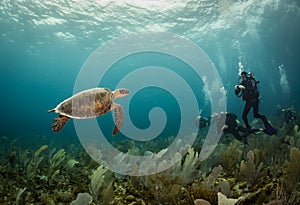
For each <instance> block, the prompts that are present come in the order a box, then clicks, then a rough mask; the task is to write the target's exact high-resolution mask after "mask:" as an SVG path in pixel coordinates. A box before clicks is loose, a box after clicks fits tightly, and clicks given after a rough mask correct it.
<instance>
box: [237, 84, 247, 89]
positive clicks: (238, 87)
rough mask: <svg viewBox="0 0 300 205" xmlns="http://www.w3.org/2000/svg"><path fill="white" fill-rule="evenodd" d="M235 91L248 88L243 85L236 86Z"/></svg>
mask: <svg viewBox="0 0 300 205" xmlns="http://www.w3.org/2000/svg"><path fill="white" fill-rule="evenodd" d="M235 89H236V90H237V89H241V90H245V89H246V88H245V86H243V85H236V86H235Z"/></svg>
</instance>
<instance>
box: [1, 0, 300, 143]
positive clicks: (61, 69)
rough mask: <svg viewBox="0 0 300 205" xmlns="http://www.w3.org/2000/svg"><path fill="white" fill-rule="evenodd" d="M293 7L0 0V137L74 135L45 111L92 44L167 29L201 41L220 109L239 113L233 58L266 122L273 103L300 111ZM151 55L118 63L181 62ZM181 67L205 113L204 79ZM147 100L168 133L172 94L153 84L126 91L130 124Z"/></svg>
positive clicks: (173, 117) (278, 2)
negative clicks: (249, 79)
mask: <svg viewBox="0 0 300 205" xmlns="http://www.w3.org/2000/svg"><path fill="white" fill-rule="evenodd" d="M299 6H300V5H299V1H297V0H288V1H287V0H275V1H274V0H272V1H271V0H267V1H263V2H258V1H254V0H248V1H241V0H222V1H215V0H212V1H177V0H162V1H147V0H143V1H131V0H126V1H90V2H86V1H76V0H74V1H59V0H55V1H21V0H16V1H7V0H4V1H1V3H0V10H1V15H0V19H1V23H0V24H1V27H0V33H1V35H0V45H1V50H0V52H1V53H0V59H1V75H0V83H1V88H2V92H1V96H2V97H1V115H2V116H1V119H2V120H1V135H2V136H7V137H20V136H22V137H26V138H27V137H30V136H33V135H34V136H36V135H40V136H49V138H51V137H61V138H66V136H68V137H70V138H76V132H75V130H74V126H73V123H68V124H67V125H66V127H65V128H64V129H63V131H62V132H60V133H53V132H52V130H51V123H52V120H53V119H54V117H56V116H55V115H54V114H53V113H51V114H49V113H47V110H49V109H52V108H53V107H55V106H56V105H57V104H58V103H59V102H61V101H62V100H64V99H66V98H68V97H70V96H72V94H73V87H74V83H75V81H76V78H77V75H78V73H79V72H80V69H81V67H82V65H83V64H84V62H86V61H87V59H88V57H89V56H90V55H91V54H92V53H93V52H94V51H95V50H96V49H97V48H98V47H101V46H102V45H105V44H106V43H107V42H109V41H111V40H113V39H115V38H118V37H120V36H126V35H127V34H129V33H135V32H170V33H174V34H176V35H178V36H181V37H183V38H186V39H188V40H190V41H191V42H193V43H195V44H196V45H198V46H199V47H200V48H202V49H203V51H204V52H205V53H206V54H207V55H208V57H209V58H210V59H211V61H212V62H213V64H214V65H215V67H216V69H217V70H218V72H219V74H220V77H221V79H222V81H223V84H224V88H225V91H226V97H227V110H228V111H233V112H235V113H237V115H238V116H239V118H241V112H242V108H243V102H242V100H241V99H238V98H236V96H235V95H234V85H235V84H236V83H237V82H238V72H239V68H238V62H241V63H242V64H243V66H244V69H245V70H247V71H251V72H253V73H254V74H255V77H256V78H257V79H258V80H259V81H260V91H261V96H262V99H261V104H260V110H261V112H262V113H265V114H266V115H267V116H269V118H270V119H272V116H274V115H275V113H276V111H277V106H278V105H279V106H281V107H289V106H292V105H293V106H294V107H295V108H296V110H299V97H298V94H299V91H300V90H299V86H298V83H299V80H298V77H299V69H298V67H299V63H300V62H299V58H298V56H297V55H298V53H299V49H300V41H299V38H300V37H299V36H300V27H299V20H300V12H299ZM108 55H109V54H108ZM155 55H156V54H149V53H148V54H147V53H145V54H141V55H135V56H132V57H131V58H130V59H127V60H126V59H125V60H124V59H123V60H124V61H123V62H122V61H120V64H121V65H120V66H125V67H123V68H124V69H125V70H123V71H124V72H125V71H127V70H126V69H132V68H133V67H130V66H135V67H136V68H138V67H142V66H153V65H155V66H161V67H167V68H168V69H171V70H173V71H174V72H180V68H182V67H184V66H185V65H183V62H181V61H180V60H178V59H177V60H176V59H175V60H174V59H171V58H172V57H166V56H164V55H157V56H155ZM281 65H283V66H281ZM99 66H101V65H99ZM117 66H118V65H117ZM279 66H281V67H279ZM186 70H188V68H186ZM128 71H130V70H128ZM184 73H185V72H183V73H182V74H180V75H182V76H183V77H185V78H186V81H187V82H188V83H189V84H190V85H191V87H192V89H193V91H194V92H195V93H196V94H195V96H196V98H197V100H198V104H199V109H202V112H203V113H204V114H206V115H209V114H211V113H210V103H209V99H207V96H205V94H204V93H203V82H202V81H201V79H199V78H194V76H193V73H188V71H187V74H186V76H184V75H185V74H184ZM120 76H121V77H122V76H124V73H122V71H117V72H115V73H113V74H112V75H111V77H109V78H107V79H104V81H103V83H102V84H101V85H100V86H103V87H110V88H111V89H114V88H115V86H116V83H118V81H119V80H120ZM146 77H147V76H145V78H146ZM157 78H162V80H164V76H160V75H159V74H158V75H157ZM153 106H154V107H155V106H161V107H162V108H164V109H165V112H166V113H167V114H168V115H169V118H168V119H169V120H170V121H169V123H170V124H168V126H167V127H166V130H165V132H166V134H169V135H171V134H173V130H175V131H176V129H177V127H178V125H179V123H180V112H179V111H178V105H177V104H176V99H174V97H172V96H171V95H170V94H168V93H164V92H163V91H161V90H156V89H155V88H153V89H152V90H151V88H149V90H144V91H141V92H140V93H137V95H136V96H134V97H133V98H132V105H131V107H130V112H131V117H132V121H133V123H134V124H135V125H136V126H137V127H139V128H141V129H143V128H147V127H148V126H150V122H149V118H148V113H149V110H150V109H151V107H153ZM197 114H198V113H195V116H196V115H197ZM249 116H250V115H249ZM250 118H251V117H250ZM103 119H104V120H102V121H101V119H99V121H101V123H106V124H105V125H104V127H105V128H104V129H107V130H111V129H112V126H113V122H112V117H111V116H103ZM107 121H109V122H107Z"/></svg>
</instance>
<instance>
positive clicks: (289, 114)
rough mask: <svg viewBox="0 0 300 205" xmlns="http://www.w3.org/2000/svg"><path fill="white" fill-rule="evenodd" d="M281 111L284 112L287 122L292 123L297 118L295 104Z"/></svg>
mask: <svg viewBox="0 0 300 205" xmlns="http://www.w3.org/2000/svg"><path fill="white" fill-rule="evenodd" d="M281 112H282V113H283V117H284V121H285V122H286V123H290V122H293V121H295V120H296V110H295V109H294V106H291V107H289V108H285V109H281Z"/></svg>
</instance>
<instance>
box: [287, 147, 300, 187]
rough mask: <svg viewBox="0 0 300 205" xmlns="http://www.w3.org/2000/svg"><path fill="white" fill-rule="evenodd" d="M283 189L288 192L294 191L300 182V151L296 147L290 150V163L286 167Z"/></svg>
mask: <svg viewBox="0 0 300 205" xmlns="http://www.w3.org/2000/svg"><path fill="white" fill-rule="evenodd" d="M285 171H286V180H285V187H286V189H287V190H288V191H289V192H292V191H294V190H295V189H296V188H297V186H298V182H300V151H299V149H298V148H296V147H292V148H291V150H290V161H289V162H288V163H287V167H286V170H285Z"/></svg>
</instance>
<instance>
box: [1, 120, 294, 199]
mask: <svg viewBox="0 0 300 205" xmlns="http://www.w3.org/2000/svg"><path fill="white" fill-rule="evenodd" d="M297 119H298V118H297ZM293 123H297V124H299V122H298V121H297V122H293ZM28 139H30V140H28ZM202 139H203V136H202V134H201V133H200V134H198V135H197V139H196V141H195V144H194V145H185V144H184V142H183V140H181V141H176V142H175V144H176V145H178V147H181V149H179V151H178V152H177V153H175V154H174V155H173V156H171V155H169V154H168V152H167V151H168V150H167V148H165V147H164V144H170V143H171V142H172V141H173V140H174V137H172V136H169V137H165V138H164V139H161V141H151V142H149V143H148V142H147V143H144V144H142V143H139V142H135V141H133V140H127V141H124V140H120V142H119V144H118V140H116V139H114V143H115V144H116V147H118V148H119V149H120V150H122V151H124V153H121V154H118V155H111V153H105V152H104V151H103V150H101V149H99V148H97V147H94V146H91V147H89V146H87V147H88V153H90V154H91V153H93V155H94V156H96V159H97V161H98V162H101V161H102V160H103V159H104V158H105V157H111V158H112V159H113V160H114V162H115V163H114V166H115V167H114V168H116V169H119V168H120V169H122V170H125V171H127V172H128V173H130V174H136V175H138V174H143V172H145V173H146V171H149V170H152V169H157V168H164V167H165V166H166V165H167V164H165V163H166V162H167V161H168V160H169V159H170V160H173V162H176V163H175V164H174V166H171V167H170V168H169V169H167V170H164V171H163V172H159V173H156V174H152V175H147V176H127V175H120V174H118V173H113V172H111V171H110V170H107V169H106V168H105V167H104V166H103V165H100V166H99V164H98V163H97V162H95V161H94V160H93V159H92V158H90V156H89V155H88V153H86V151H85V150H84V149H83V148H82V146H81V145H80V143H79V141H76V140H74V139H73V138H72V140H73V141H72V140H69V141H67V140H66V141H64V142H63V140H62V142H61V141H55V142H52V141H51V138H50V137H47V136H45V137H41V136H30V137H23V138H22V137H18V138H17V137H16V138H13V137H12V138H9V137H7V136H3V137H1V138H0V140H1V143H0V184H1V185H0V204H8V205H9V204H17V205H18V204H35V205H42V204H49V205H64V204H68V205H69V204H73V205H75V204H76V205H77V204H91V205H98V204H107V205H108V204H110V205H122V204H131V205H134V204H135V205H146V204H147V205H156V204H160V205H173V204H174V205H180V204H185V205H188V204H190V205H193V204H206V205H207V204H211V205H217V204H238V205H244V204H282V205H292V204H299V203H300V201H299V198H300V197H299V192H300V185H299V184H300V164H299V162H300V151H299V148H300V147H299V146H300V137H299V127H298V125H296V124H293V126H285V125H284V126H281V127H280V132H279V134H277V135H273V136H267V135H266V134H264V133H261V134H260V135H254V134H252V135H250V136H249V145H247V146H246V147H244V145H243V144H242V143H240V142H239V141H237V140H235V139H230V142H228V138H226V140H223V141H222V140H221V142H220V143H219V145H218V146H217V147H216V149H215V150H214V152H213V153H212V154H211V155H210V156H209V157H208V158H207V159H206V160H205V161H201V162H200V161H199V156H198V155H199V152H200V151H201V146H202V144H201V143H203V140H202ZM123 142H126V143H123ZM245 150H246V152H245ZM125 153H126V154H130V155H135V156H138V155H146V156H150V157H149V161H147V160H145V161H143V162H138V161H130V160H129V159H128V157H126V154H125ZM242 153H245V156H243V154H242ZM150 159H151V160H150ZM158 159H165V160H162V161H161V160H158ZM104 165H105V164H104ZM131 165H135V166H134V167H133V168H131V167H132V166H131Z"/></svg>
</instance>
